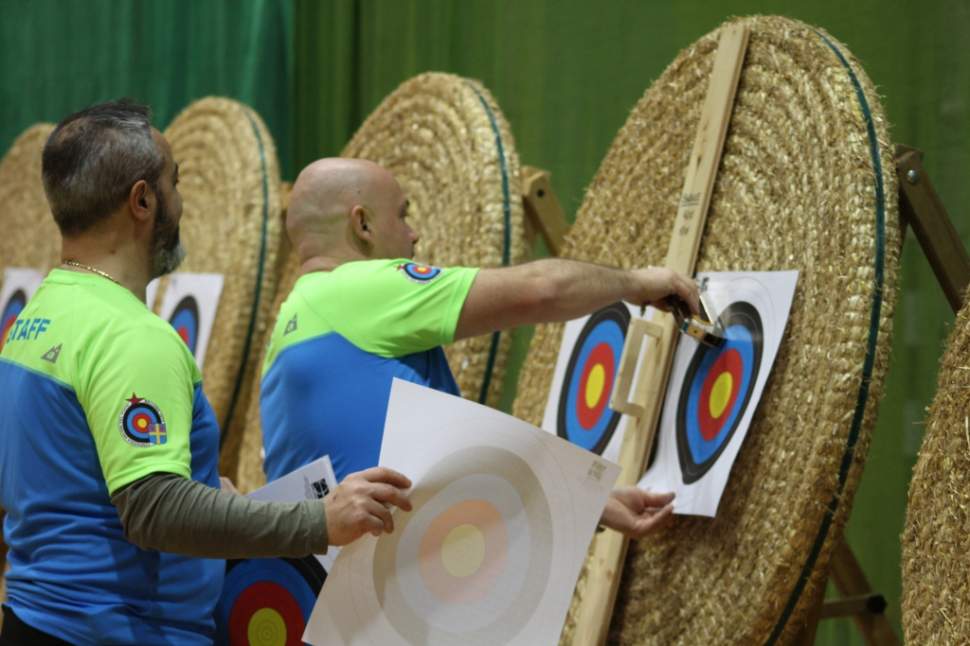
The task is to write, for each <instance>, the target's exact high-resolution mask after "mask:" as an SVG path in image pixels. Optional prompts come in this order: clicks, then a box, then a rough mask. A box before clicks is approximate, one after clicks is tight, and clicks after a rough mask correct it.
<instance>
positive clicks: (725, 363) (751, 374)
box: [676, 301, 764, 484]
mask: <svg viewBox="0 0 970 646" xmlns="http://www.w3.org/2000/svg"><path fill="white" fill-rule="evenodd" d="M718 320H719V321H720V323H721V325H722V326H723V329H724V333H725V334H724V336H725V337H726V341H725V342H724V344H723V345H721V346H720V347H718V348H712V347H710V346H707V345H704V344H699V345H698V346H697V349H696V350H695V351H694V356H693V358H691V361H690V364H689V365H688V367H687V374H686V376H685V377H684V381H683V384H682V385H681V389H680V397H679V401H678V403H677V420H676V426H677V455H678V457H679V458H680V470H681V473H682V474H683V478H684V482H685V483H687V484H690V483H692V482H696V481H697V480H699V479H700V478H701V477H702V476H703V475H704V474H705V473H707V471H708V470H709V469H710V468H711V466H713V465H714V464H715V462H716V461H717V458H718V457H719V456H720V455H721V453H722V452H723V451H724V448H725V447H726V446H727V444H728V442H729V441H730V439H731V436H732V435H734V432H735V431H736V430H737V428H738V425H739V424H740V423H741V417H742V413H743V412H744V411H745V410H746V409H747V407H748V403H749V402H750V401H751V394H752V393H753V392H754V384H755V381H756V380H757V378H758V370H759V369H760V367H761V354H762V345H763V340H762V339H763V336H764V330H763V327H762V324H761V316H760V315H759V314H758V310H757V309H755V307H754V306H753V305H751V304H750V303H747V302H744V301H736V302H734V303H731V304H730V305H728V306H727V308H726V309H725V310H724V311H722V312H721V315H720V316H719V317H718Z"/></svg>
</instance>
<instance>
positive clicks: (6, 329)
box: [0, 314, 17, 348]
mask: <svg viewBox="0 0 970 646" xmlns="http://www.w3.org/2000/svg"><path fill="white" fill-rule="evenodd" d="M16 322H17V315H16V314H13V315H11V316H10V318H9V319H7V322H6V323H4V324H3V330H0V348H2V347H3V344H4V343H6V342H7V335H8V334H9V333H10V328H12V327H13V324H14V323H16Z"/></svg>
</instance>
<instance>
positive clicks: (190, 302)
mask: <svg viewBox="0 0 970 646" xmlns="http://www.w3.org/2000/svg"><path fill="white" fill-rule="evenodd" d="M182 310H188V311H189V314H191V315H192V318H194V319H195V339H194V343H192V345H190V346H189V350H191V351H192V355H193V356H195V349H196V347H198V345H199V327H200V326H201V324H200V322H199V303H198V301H196V300H195V296H192V295H191V294H187V295H186V296H183V297H182V300H180V301H179V302H178V305H176V306H175V309H173V310H172V315H171V316H170V317H168V324H169V325H172V322H173V321H174V320H175V317H176V316H178V315H179V314H180V313H181V312H182Z"/></svg>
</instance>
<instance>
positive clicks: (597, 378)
mask: <svg viewBox="0 0 970 646" xmlns="http://www.w3.org/2000/svg"><path fill="white" fill-rule="evenodd" d="M605 385H606V370H604V369H603V364H602V363H597V364H596V365H595V366H593V368H592V369H591V370H590V371H589V378H588V379H587V380H586V393H585V396H586V408H596V405H597V404H598V403H599V401H600V397H602V396H603V386H605Z"/></svg>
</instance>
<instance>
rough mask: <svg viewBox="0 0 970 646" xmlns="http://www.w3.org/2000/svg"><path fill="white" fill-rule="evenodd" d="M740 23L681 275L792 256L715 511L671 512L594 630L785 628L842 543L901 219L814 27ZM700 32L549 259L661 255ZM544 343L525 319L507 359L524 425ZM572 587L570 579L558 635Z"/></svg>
mask: <svg viewBox="0 0 970 646" xmlns="http://www.w3.org/2000/svg"><path fill="white" fill-rule="evenodd" d="M741 20H743V21H744V22H745V23H746V24H747V25H748V26H749V28H750V33H751V35H750V44H749V48H748V52H747V56H746V59H745V63H744V68H743V71H742V74H741V79H740V85H739V88H738V94H737V98H736V102H735V107H734V113H733V117H732V120H731V124H730V128H729V130H728V135H727V140H726V142H725V147H724V155H723V158H722V161H721V165H720V168H719V171H718V177H717V180H716V184H715V187H714V193H713V198H712V202H711V208H710V211H709V216H708V223H707V228H706V230H705V234H704V236H703V239H702V242H701V248H700V255H699V260H698V264H697V270H698V271H748V270H754V271H773V270H786V269H797V270H799V272H800V275H799V281H798V287H797V290H796V293H795V299H794V303H793V306H792V310H791V318H790V320H789V322H788V327H787V331H786V335H785V337H784V340H783V341H782V345H781V348H780V350H779V353H778V356H777V359H776V361H775V365H774V369H773V371H772V375H771V377H770V378H769V380H768V382H767V385H766V388H765V391H764V395H763V397H762V400H761V404H760V406H759V408H758V411H757V413H756V415H755V417H754V421H753V424H752V426H751V430H750V432H749V433H748V436H747V439H746V440H745V443H744V446H743V447H742V449H741V452H740V453H739V455H738V457H737V461H736V463H735V465H734V468H733V470H732V473H731V477H730V479H729V481H728V484H727V489H726V491H725V493H724V496H723V498H722V499H721V503H720V508H719V511H718V515H717V517H716V518H715V519H705V518H696V517H677V518H676V519H675V521H674V523H673V525H672V526H671V528H670V529H667V530H665V531H662V532H659V533H658V534H656V535H653V536H650V537H648V538H647V539H644V540H641V541H639V542H637V543H633V544H631V549H630V551H629V554H628V559H627V562H626V565H625V568H624V574H623V578H622V582H621V585H620V590H619V595H618V601H617V604H616V608H615V613H614V616H613V621H612V624H611V633H610V640H611V641H615V642H620V643H624V644H640V643H651V644H703V643H712V644H714V643H716V644H755V643H764V642H766V641H769V642H771V641H775V640H777V639H779V638H780V640H781V641H787V640H789V639H790V638H791V636H792V634H793V632H794V631H795V630H796V629H797V628H798V627H799V624H800V623H802V622H803V618H804V614H805V610H806V607H807V605H808V603H807V600H809V599H811V598H813V597H814V592H815V587H816V586H817V585H818V583H819V582H820V581H821V577H822V576H823V575H824V574H825V573H826V572H827V569H828V562H829V557H830V553H831V550H832V548H833V547H834V546H835V544H836V541H838V540H840V539H841V535H842V529H843V525H844V521H845V518H846V515H847V513H848V510H849V508H850V506H851V502H852V495H853V493H854V491H855V489H856V484H857V482H858V478H859V475H860V473H861V468H862V464H863V461H864V459H865V455H866V450H867V446H868V439H869V432H870V430H871V428H872V426H873V424H874V421H875V412H876V405H877V402H878V400H879V397H880V395H881V391H882V383H883V376H884V373H885V368H886V364H887V360H888V357H889V352H890V333H891V322H892V313H893V306H894V302H895V293H896V281H897V267H898V258H899V244H900V243H899V240H900V232H899V228H898V222H897V217H898V216H897V203H896V182H895V175H894V172H893V157H892V152H891V150H892V149H891V147H890V144H889V137H888V134H887V124H886V121H885V117H884V115H883V111H882V108H881V106H880V105H879V100H878V96H877V94H876V93H875V91H874V89H873V87H872V84H871V82H870V81H869V79H868V78H867V77H866V76H865V73H864V72H863V71H862V68H861V67H860V66H859V64H858V62H856V61H855V59H854V58H853V57H852V55H851V54H850V53H849V51H848V50H847V49H846V48H845V47H844V46H843V45H842V44H840V43H839V42H838V41H836V40H835V39H834V38H832V37H831V36H829V35H828V34H826V33H825V32H823V31H821V30H817V29H815V28H812V27H810V26H808V25H805V24H803V23H800V22H797V21H794V20H789V19H786V18H780V17H752V18H744V19H741ZM717 36H718V31H717V30H715V31H714V32H711V33H710V34H708V35H706V36H704V37H703V38H701V39H700V40H698V41H697V42H695V43H694V44H692V45H691V46H690V47H688V48H687V49H685V50H684V51H682V52H681V53H680V55H679V56H678V57H677V58H676V59H675V60H674V62H673V63H671V65H670V66H669V67H668V68H667V69H666V71H664V73H663V74H662V75H661V76H660V78H659V79H657V81H656V82H654V84H653V85H652V86H651V87H650V88H649V89H648V90H647V92H646V93H645V94H644V96H643V98H642V99H641V100H640V101H639V102H638V103H637V105H636V106H635V107H634V109H633V111H632V113H631V114H630V117H629V118H628V120H627V122H626V124H625V125H624V126H623V128H622V129H621V130H620V132H619V133H618V134H617V136H616V138H615V140H614V142H613V145H612V147H611V149H610V151H609V152H608V154H607V156H606V158H605V159H604V161H603V163H602V165H601V166H600V169H599V171H598V172H597V174H596V176H595V178H594V179H593V181H592V184H591V185H590V186H589V188H588V191H587V194H586V197H585V199H584V202H583V204H582V206H581V208H580V211H579V213H578V215H577V218H576V224H575V225H574V226H573V228H572V229H571V230H570V232H569V235H568V236H567V239H566V242H565V247H564V252H563V255H564V256H569V257H573V258H579V259H583V260H588V261H593V262H600V263H608V264H616V265H621V266H625V267H633V266H643V265H649V264H660V263H662V262H663V260H664V256H665V254H666V250H667V246H668V243H669V240H670V233H671V228H672V224H673V222H674V218H675V216H676V212H677V206H678V203H679V199H680V193H681V190H682V187H683V180H684V174H685V168H686V164H687V161H688V157H689V154H690V151H691V147H692V144H693V140H694V136H695V132H696V128H697V124H698V120H699V116H700V110H701V105H702V103H703V99H704V95H705V92H706V90H707V83H708V79H709V75H710V71H711V68H712V63H713V59H714V53H715V51H716V48H717ZM864 106H865V109H864ZM867 111H868V112H867ZM561 338H562V325H548V326H541V327H540V328H539V329H538V330H537V333H536V336H535V338H534V339H533V341H532V345H531V348H530V351H529V356H528V359H527V361H526V362H525V366H524V367H523V370H522V375H521V377H520V381H519V383H520V386H519V393H518V398H517V400H516V404H515V408H514V412H515V413H516V414H517V415H518V416H519V417H522V418H524V419H526V420H529V421H531V422H533V423H538V422H540V421H541V418H542V412H543V408H544V405H545V401H546V398H547V396H548V393H549V384H550V382H551V380H552V373H553V367H554V365H555V361H556V354H557V352H558V349H559V344H560V340H561ZM867 355H868V356H869V359H871V361H867ZM843 464H844V465H845V466H844V469H843V467H842V465H843ZM830 503H831V504H834V506H835V512H834V514H833V515H829V514H828V513H827V509H828V508H829V505H830ZM813 549H816V550H817V552H813ZM584 573H585V568H584ZM584 588H585V576H584V575H581V577H580V581H579V584H578V586H577V593H576V596H575V598H574V606H573V609H572V611H571V612H570V615H569V618H568V619H567V623H566V627H565V630H564V637H565V638H569V637H570V636H571V635H572V630H573V626H574V623H573V622H574V616H575V610H576V604H578V603H579V602H580V600H581V599H582V595H583V591H584Z"/></svg>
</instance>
